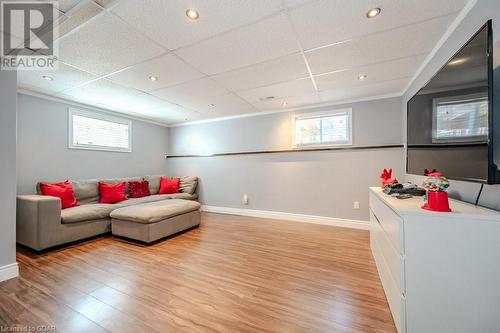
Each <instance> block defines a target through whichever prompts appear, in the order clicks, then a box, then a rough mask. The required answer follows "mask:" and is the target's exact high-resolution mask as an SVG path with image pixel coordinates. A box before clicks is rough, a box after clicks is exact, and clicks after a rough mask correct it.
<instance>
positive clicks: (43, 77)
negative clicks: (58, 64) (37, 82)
mask: <svg viewBox="0 0 500 333" xmlns="http://www.w3.org/2000/svg"><path fill="white" fill-rule="evenodd" d="M42 79H44V80H47V81H52V80H54V78H53V77H52V76H48V75H44V76H42Z"/></svg>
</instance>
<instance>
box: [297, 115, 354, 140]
mask: <svg viewBox="0 0 500 333" xmlns="http://www.w3.org/2000/svg"><path fill="white" fill-rule="evenodd" d="M294 126H295V128H294V129H295V131H294V132H295V135H294V146H295V147H314V146H340V145H351V144H352V130H351V128H352V110H351V109H343V110H336V111H331V112H320V113H305V114H300V115H296V116H294Z"/></svg>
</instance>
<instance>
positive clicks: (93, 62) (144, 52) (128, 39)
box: [59, 13, 165, 75]
mask: <svg viewBox="0 0 500 333" xmlns="http://www.w3.org/2000/svg"><path fill="white" fill-rule="evenodd" d="M59 41H60V43H59V44H60V45H59V54H60V59H61V60H63V61H64V62H67V63H69V64H71V65H74V66H76V67H78V68H81V69H83V70H85V71H88V72H91V73H95V74H100V75H106V74H110V73H112V72H115V71H117V70H120V69H122V68H125V67H128V66H131V65H134V64H137V63H140V62H143V61H145V60H148V59H151V58H153V57H155V56H158V55H160V54H161V53H164V52H165V51H164V50H163V49H162V48H161V47H159V46H157V45H156V44H155V43H154V42H152V41H151V40H149V39H148V38H146V37H144V36H142V35H141V34H140V33H138V32H136V31H135V30H134V29H132V28H131V27H130V26H128V25H127V24H126V23H125V22H123V21H122V20H120V19H119V18H117V17H116V16H114V15H112V14H109V13H104V14H102V15H100V16H99V17H96V18H94V19H93V20H92V21H91V22H89V23H88V24H86V25H84V26H82V27H81V28H80V29H78V30H76V31H74V32H73V33H71V34H68V35H66V36H64V37H63V38H62V39H60V40H59Z"/></svg>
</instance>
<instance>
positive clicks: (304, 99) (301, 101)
mask: <svg viewBox="0 0 500 333" xmlns="http://www.w3.org/2000/svg"><path fill="white" fill-rule="evenodd" d="M284 103H285V104H284ZM317 103H321V99H320V97H319V95H318V93H316V92H314V93H306V94H300V95H293V96H289V97H286V98H276V99H273V100H270V101H263V102H261V101H259V102H257V103H252V105H253V106H254V107H255V108H257V109H258V110H260V111H272V110H280V109H287V108H296V107H305V106H310V105H314V104H317Z"/></svg>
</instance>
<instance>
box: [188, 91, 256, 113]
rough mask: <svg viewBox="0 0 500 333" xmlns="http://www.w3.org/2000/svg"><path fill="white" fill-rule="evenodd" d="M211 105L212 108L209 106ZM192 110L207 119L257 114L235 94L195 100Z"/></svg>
mask: <svg viewBox="0 0 500 333" xmlns="http://www.w3.org/2000/svg"><path fill="white" fill-rule="evenodd" d="M209 104H213V106H209ZM191 105H192V108H193V109H195V110H196V111H198V112H200V113H202V114H204V115H206V116H208V117H213V116H217V117H224V116H231V115H237V114H243V113H252V112H257V111H258V110H257V109H255V108H254V107H253V106H251V105H250V104H248V103H247V102H246V101H244V100H243V99H241V98H240V97H239V96H237V95H235V94H226V95H218V96H214V97H211V98H207V99H196V100H195V101H193V103H192V104H191Z"/></svg>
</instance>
